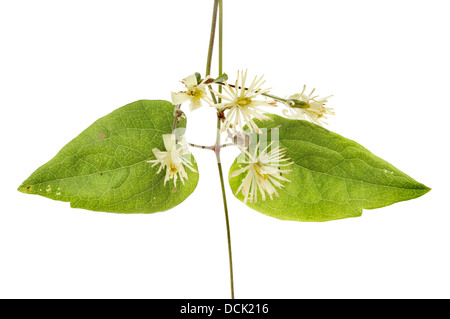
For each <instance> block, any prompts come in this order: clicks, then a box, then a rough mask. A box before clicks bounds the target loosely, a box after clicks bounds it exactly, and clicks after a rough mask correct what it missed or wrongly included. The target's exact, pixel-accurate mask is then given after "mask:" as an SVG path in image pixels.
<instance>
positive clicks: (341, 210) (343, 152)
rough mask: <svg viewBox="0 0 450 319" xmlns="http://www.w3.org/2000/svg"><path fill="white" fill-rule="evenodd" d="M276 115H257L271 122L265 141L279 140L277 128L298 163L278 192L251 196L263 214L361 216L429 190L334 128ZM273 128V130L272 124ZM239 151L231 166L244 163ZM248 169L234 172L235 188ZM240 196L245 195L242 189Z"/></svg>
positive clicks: (327, 217) (324, 217)
mask: <svg viewBox="0 0 450 319" xmlns="http://www.w3.org/2000/svg"><path fill="white" fill-rule="evenodd" d="M270 117H271V118H272V119H273V121H266V122H261V121H257V120H255V123H256V124H257V125H258V126H259V127H260V128H263V127H266V128H268V132H269V133H268V135H267V141H269V142H270V141H271V139H272V135H274V140H275V134H274V132H275V129H276V128H277V127H278V126H280V125H281V126H280V127H279V128H278V134H279V145H280V147H284V148H286V157H288V158H291V160H290V161H293V162H294V164H291V165H290V166H288V167H283V169H285V168H286V169H292V170H293V171H292V172H290V173H288V174H283V176H284V177H286V178H287V179H289V180H290V181H291V182H286V181H283V182H282V184H283V185H285V187H283V188H281V189H279V188H277V191H278V193H279V195H280V196H279V198H277V197H275V196H274V199H273V200H270V198H268V196H267V198H266V200H265V201H262V200H261V195H260V194H258V201H257V202H256V203H255V202H254V203H250V202H249V201H248V202H247V205H248V206H249V207H251V208H253V209H255V210H257V211H259V212H261V213H263V214H266V215H269V216H272V217H275V218H279V219H284V220H295V221H328V220H335V219H341V218H347V217H357V216H361V214H362V210H363V209H373V208H379V207H384V206H387V205H391V204H393V203H396V202H400V201H405V200H409V199H413V198H416V197H419V196H422V195H423V194H425V193H427V192H428V191H430V189H429V188H428V187H426V186H425V185H423V184H421V183H418V182H417V181H415V180H414V179H412V178H411V177H409V176H408V175H406V174H405V173H402V172H401V171H400V170H398V169H397V168H395V167H394V166H392V165H391V164H389V163H387V162H386V161H384V160H382V159H381V158H379V157H377V156H375V155H374V154H372V153H371V152H370V151H368V150H367V149H366V148H364V147H363V146H361V145H359V144H358V143H356V142H354V141H352V140H349V139H346V138H344V137H342V136H340V135H338V134H336V133H333V132H330V131H328V130H327V129H324V128H322V127H320V126H318V125H315V124H312V123H309V122H306V121H300V120H289V119H285V118H282V117H280V116H277V115H270ZM271 129H273V130H271ZM241 156H242V154H241V155H239V156H238V158H237V159H236V160H235V162H234V163H233V165H232V166H231V169H230V176H231V173H232V172H233V171H235V170H237V169H240V168H241V167H242V165H243V164H240V163H239V162H240V159H241ZM245 176H246V174H240V175H238V176H236V177H230V178H229V182H230V186H231V189H232V190H233V192H234V193H236V190H237V189H238V187H239V186H240V184H241V182H242V180H243V178H244V177H245ZM236 197H237V198H238V199H240V200H241V201H243V198H244V196H243V195H242V194H241V192H239V193H238V194H237V195H236Z"/></svg>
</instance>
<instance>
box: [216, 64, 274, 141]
mask: <svg viewBox="0 0 450 319" xmlns="http://www.w3.org/2000/svg"><path fill="white" fill-rule="evenodd" d="M246 78H247V71H245V72H239V71H238V73H237V79H236V82H235V85H234V87H232V85H229V84H228V83H224V84H225V85H224V87H223V89H224V93H225V94H222V93H219V92H216V91H214V90H211V91H213V92H214V94H216V95H217V96H218V97H220V98H222V99H223V100H225V101H226V102H224V103H220V104H216V105H214V106H215V107H216V108H217V109H218V110H220V111H226V112H227V113H226V115H225V121H224V124H223V127H222V132H224V131H226V130H227V129H229V128H232V129H234V130H238V129H242V127H243V126H244V125H245V124H247V125H248V127H249V128H250V131H251V132H253V130H255V131H256V132H257V133H261V130H260V129H259V128H258V126H257V125H256V123H255V122H253V119H252V118H253V117H254V118H257V119H259V120H261V121H264V120H270V118H269V117H268V116H266V115H264V114H263V113H262V112H261V111H260V110H259V109H258V107H260V106H276V102H274V101H266V100H256V98H258V96H259V95H261V94H263V93H267V92H268V91H269V90H270V89H261V86H262V85H263V84H264V82H265V81H263V80H262V78H263V77H262V76H261V77H260V78H259V79H258V78H257V77H255V79H254V80H253V82H252V84H251V85H250V86H249V87H248V88H246V87H245V80H246Z"/></svg>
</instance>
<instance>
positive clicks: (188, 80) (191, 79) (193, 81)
mask: <svg viewBox="0 0 450 319" xmlns="http://www.w3.org/2000/svg"><path fill="white" fill-rule="evenodd" d="M183 83H184V84H185V85H186V86H187V87H190V86H194V85H197V77H196V76H195V74H192V75H189V76H188V77H185V78H184V79H183Z"/></svg>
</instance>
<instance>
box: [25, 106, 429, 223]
mask: <svg viewBox="0 0 450 319" xmlns="http://www.w3.org/2000/svg"><path fill="white" fill-rule="evenodd" d="M173 110H174V106H173V105H172V104H171V103H170V102H167V101H147V100H142V101H137V102H134V103H130V104H128V105H126V106H124V107H122V108H119V109H117V110H116V111H114V112H112V113H110V114H109V115H107V116H105V117H103V118H101V119H99V120H97V121H96V122H94V123H93V124H92V125H91V126H90V127H89V128H87V129H86V130H85V131H84V132H82V133H81V134H80V135H79V136H78V137H76V138H75V139H74V140H72V141H71V142H69V143H68V144H67V145H66V146H65V147H64V148H63V149H61V151H60V152H59V153H58V154H57V155H56V156H55V157H54V158H53V159H52V160H50V161H49V162H48V163H46V164H44V165H43V166H41V167H40V168H38V169H37V170H36V171H35V172H34V173H33V174H32V175H31V176H30V177H29V178H28V179H27V180H26V181H24V182H23V183H22V185H21V186H20V187H19V189H18V190H19V191H21V192H24V193H28V194H37V195H42V196H45V197H48V198H51V199H55V200H61V201H66V202H70V204H71V206H72V207H76V208H84V209H89V210H95V211H104V212H114V213H154V212H158V211H165V210H168V209H170V208H172V207H174V206H176V205H178V204H180V203H181V202H183V201H184V200H185V199H186V198H187V197H188V196H189V195H190V194H191V193H192V192H193V191H194V189H195V187H196V186H197V182H198V173H195V172H192V171H190V170H187V171H186V172H187V174H188V179H187V180H185V185H181V183H180V181H178V182H177V185H176V186H174V185H173V183H172V181H169V182H168V183H167V185H166V186H164V172H161V173H160V174H156V172H157V169H158V167H152V166H151V164H149V163H147V160H149V159H151V158H154V156H153V153H152V149H153V148H158V149H160V150H164V145H163V139H162V134H169V133H171V131H172V127H173V121H174V115H173ZM270 116H271V117H272V119H273V121H268V122H264V123H261V122H258V121H255V122H257V124H258V126H259V127H264V126H266V127H267V128H268V129H269V130H270V129H271V128H276V127H278V126H280V125H281V127H280V128H279V132H278V133H279V143H280V146H281V147H285V148H286V152H287V157H290V158H291V160H293V161H294V164H292V165H291V166H292V167H290V169H292V170H293V171H292V172H291V173H290V174H289V176H288V178H289V179H290V180H291V182H289V183H286V182H285V184H286V187H285V188H283V189H281V190H279V195H280V197H279V198H274V200H273V201H272V200H270V199H267V200H266V201H258V202H256V203H247V205H248V206H249V207H251V208H253V209H255V210H257V211H259V212H261V213H264V214H266V215H269V216H272V217H276V218H279V219H286V220H296V221H326V220H333V219H340V218H346V217H355V216H360V215H361V213H362V209H363V208H365V209H371V208H378V207H383V206H387V205H390V204H393V203H395V202H398V201H404V200H408V199H412V198H416V197H419V196H421V195H423V194H425V193H426V192H428V191H429V188H428V187H426V186H424V185H422V184H420V183H418V182H416V181H415V180H413V179H412V178H410V177H409V176H407V175H406V174H404V173H402V172H401V171H399V170H398V169H396V168H395V167H393V166H392V165H390V164H389V163H387V162H385V161H384V160H382V159H380V158H378V157H376V156H375V155H373V154H372V153H370V152H369V151H368V150H367V149H365V148H364V147H362V146H361V145H359V144H357V143H356V142H353V141H351V140H348V139H346V138H344V137H342V136H340V135H338V134H335V133H332V132H330V131H328V130H326V129H323V128H321V127H319V126H317V125H315V124H311V123H308V122H306V121H298V120H287V119H284V118H282V117H279V116H276V115H270ZM185 125H186V121H185V120H182V121H180V123H179V125H178V126H179V127H185ZM193 164H194V167H195V168H196V169H197V166H196V164H195V160H194V163H193ZM239 165H240V164H239V158H238V159H236V161H235V162H234V163H233V165H232V167H231V171H234V170H236V169H239V168H240V166H239ZM197 171H198V169H197ZM243 178H244V175H239V176H237V177H234V178H230V186H231V188H232V190H233V192H235V191H236V190H237V188H238V187H239V185H240V183H241V182H242V179H243ZM236 196H237V198H239V199H240V200H243V196H242V194H236Z"/></svg>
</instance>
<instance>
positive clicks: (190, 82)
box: [172, 74, 213, 111]
mask: <svg viewBox="0 0 450 319" xmlns="http://www.w3.org/2000/svg"><path fill="white" fill-rule="evenodd" d="M209 79H210V77H209V76H206V77H205V78H204V79H203V81H201V82H200V83H197V77H196V76H195V74H192V75H190V76H188V77H186V78H184V79H183V80H182V81H181V82H182V83H183V84H184V85H185V86H186V89H187V90H186V91H180V92H178V93H176V92H172V103H173V104H175V105H177V104H181V103H184V102H186V101H188V100H189V101H191V104H190V105H189V109H190V110H191V111H194V110H196V109H198V108H199V107H200V106H202V100H204V101H206V102H207V103H208V104H210V105H212V103H213V101H212V100H211V98H209V97H208V94H207V90H206V87H207V84H205V82H206V81H208V80H209Z"/></svg>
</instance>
